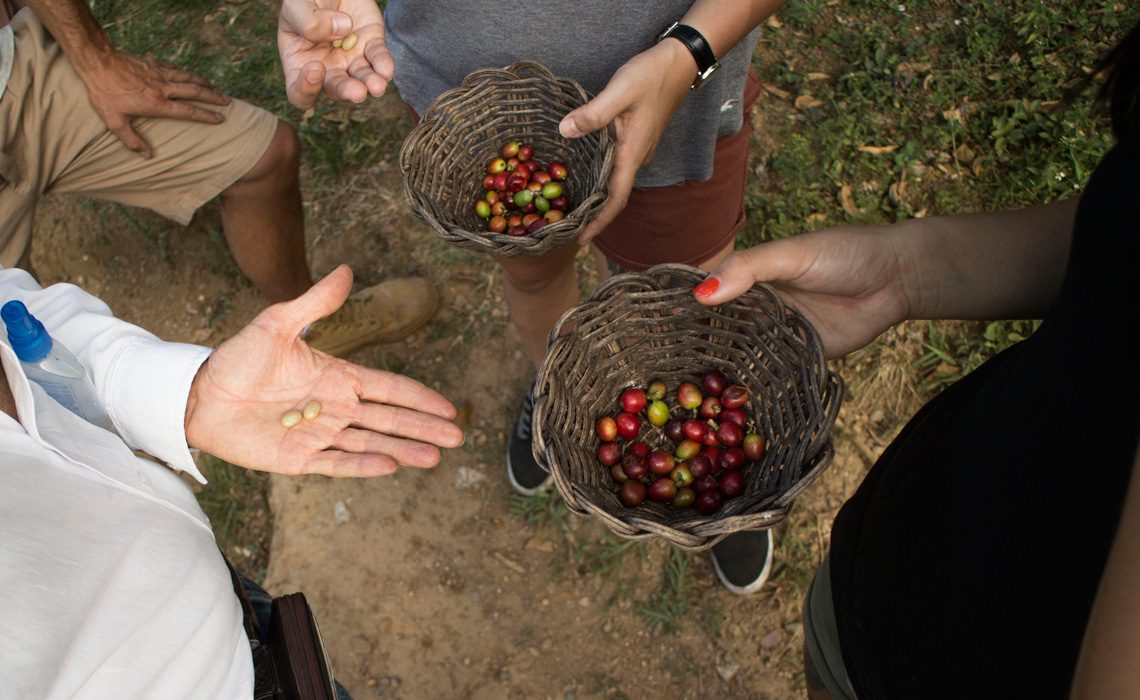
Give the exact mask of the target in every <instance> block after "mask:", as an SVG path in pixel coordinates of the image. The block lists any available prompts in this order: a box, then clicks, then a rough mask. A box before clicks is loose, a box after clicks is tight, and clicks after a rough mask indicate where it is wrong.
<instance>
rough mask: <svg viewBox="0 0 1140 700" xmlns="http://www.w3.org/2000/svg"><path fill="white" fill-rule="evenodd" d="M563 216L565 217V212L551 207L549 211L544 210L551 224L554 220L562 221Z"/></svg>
mask: <svg viewBox="0 0 1140 700" xmlns="http://www.w3.org/2000/svg"><path fill="white" fill-rule="evenodd" d="M565 217H566V214H564V213H562V212H561V211H560V210H558V209H551V210H550V211H548V212H546V220H547V221H549V222H550V223H552V224H553V223H554V222H555V221H562V219H563V218H565Z"/></svg>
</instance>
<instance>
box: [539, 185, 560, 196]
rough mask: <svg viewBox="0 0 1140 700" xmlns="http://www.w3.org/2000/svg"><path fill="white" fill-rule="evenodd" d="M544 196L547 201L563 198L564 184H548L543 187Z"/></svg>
mask: <svg viewBox="0 0 1140 700" xmlns="http://www.w3.org/2000/svg"><path fill="white" fill-rule="evenodd" d="M542 196H543V197H546V198H547V199H558V198H559V197H561V196H562V184H561V183H558V182H548V183H546V184H545V185H543V186H542Z"/></svg>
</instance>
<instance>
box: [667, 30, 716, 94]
mask: <svg viewBox="0 0 1140 700" xmlns="http://www.w3.org/2000/svg"><path fill="white" fill-rule="evenodd" d="M667 37H672V38H674V39H676V40H677V41H679V42H681V43H682V44H684V45H685V48H687V49H688V50H689V53H691V54H693V59H694V60H695V61H696V62H697V79H696V80H694V81H693V84H692V86H691V88H690V89H692V90H696V89H697V88H699V87H700V86H702V85H704V84H705V81H707V80H708V79H709V78H711V77H712V74H713V73H715V72H716V69H717V68H720V61H718V60H717V58H716V54H714V53H713V50H712V47H711V46H709V42H708V40H707V39H705V36H704V34H701V33H700V32H698V31H697V30H696V29H693V28H692V27H690V26H689V25H687V24H681V23H680V22H674V23H673V24H670V25H669V26H668V27H667V28H666V29H665V31H663V32H661V33H660V34H659V35H658V36H657V41H658V42H660V41H661V40H662V39H665V38H667Z"/></svg>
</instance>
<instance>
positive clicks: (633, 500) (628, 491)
mask: <svg viewBox="0 0 1140 700" xmlns="http://www.w3.org/2000/svg"><path fill="white" fill-rule="evenodd" d="M648 490H649V489H648V487H647V486H646V485H645V484H643V483H641V482H640V481H637V480H636V479H630V480H629V481H627V482H625V483H624V484H622V485H621V489H620V490H618V499H619V500H621V502H622V504H623V505H625V507H627V508H636V507H638V506H639V505H641V504H642V503H644V502H645V496H646V493H647V492H648ZM718 505H719V504H718Z"/></svg>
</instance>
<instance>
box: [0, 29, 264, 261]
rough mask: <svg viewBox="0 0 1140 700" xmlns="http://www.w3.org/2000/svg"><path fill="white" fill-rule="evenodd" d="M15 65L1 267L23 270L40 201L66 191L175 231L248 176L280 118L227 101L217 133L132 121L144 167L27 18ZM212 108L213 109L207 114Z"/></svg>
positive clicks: (4, 169) (0, 112) (1, 186)
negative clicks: (122, 207)
mask: <svg viewBox="0 0 1140 700" xmlns="http://www.w3.org/2000/svg"><path fill="white" fill-rule="evenodd" d="M12 30H13V33H14V34H15V63H14V65H13V66H12V75H11V78H10V79H9V81H8V86H7V89H6V90H5V91H4V96H3V98H0V264H2V265H4V266H5V267H26V266H27V262H28V258H29V251H30V246H31V237H32V220H33V217H34V215H35V209H36V202H37V201H38V200H39V198H40V197H41V196H42V195H44V194H48V193H57V192H67V193H71V194H79V195H85V196H88V197H93V198H96V199H105V200H110V201H113V202H119V203H120V204H126V205H130V206H136V207H144V208H147V209H151V210H153V211H155V212H157V213H159V214H161V215H163V216H165V217H167V218H169V219H173V220H174V221H177V222H179V223H181V224H187V223H189V222H190V219H191V217H193V215H194V212H195V211H196V210H197V209H198V208H199V207H200V206H202V205H203V204H205V203H206V202H208V201H209V200H211V199H213V198H214V197H215V196H217V195H218V194H219V193H221V192H222V191H223V190H225V189H226V188H227V187H229V186H230V185H232V184H233V183H234V182H235V181H237V180H238V179H239V178H240V177H242V176H243V175H245V174H246V173H248V172H249V171H250V170H252V169H253V166H254V165H256V164H257V162H258V160H260V159H261V156H262V155H263V154H264V153H265V150H266V149H267V148H268V147H269V144H270V142H271V141H272V139H273V135H274V133H275V132H276V130H277V118H276V117H274V116H273V115H272V114H271V113H269V112H266V111H265V110H262V109H259V108H257V107H254V106H252V105H250V104H247V103H244V102H239V101H237V100H233V101H231V103H230V104H229V106H227V107H225V108H222V109H221V111H222V112H223V113H224V114H225V117H226V120H225V121H224V122H222V123H221V124H217V125H213V124H199V123H197V122H188V121H176V120H171V119H136V120H135V121H134V126H135V129H136V130H137V131H138V132H139V134H140V135H142V137H143V138H144V139H145V140H146V141H147V143H149V144H150V147H151V150H152V151H153V153H154V157H153V158H151V159H149V160H147V159H145V158H143V157H141V156H139V155H138V154H137V153H135V152H133V151H130V150H128V149H127V147H126V146H124V145H123V144H122V142H120V141H119V139H118V138H117V137H116V136H115V135H114V134H112V133H111V132H110V131H109V130H108V129H107V127H106V125H104V123H103V121H102V119H100V117H99V115H98V114H97V113H96V112H95V110H94V109H93V108H92V107H91V103H90V102H89V101H88V99H87V89H86V87H85V86H84V83H83V81H82V80H80V78H79V76H78V75H77V74H76V72H75V70H74V69H73V68H72V67H71V64H70V63H69V62H68V60H67V58H66V57H65V56H64V55H63V52H62V50H61V49H60V48H59V45H58V44H56V43H55V41H54V40H53V39H52V38H51V35H50V34H48V32H47V30H45V29H44V27H43V25H42V24H40V21H39V20H38V19H37V18H36V17H35V15H33V14H32V12H31V11H30V10H27V9H24V10H21V11H20V12H19V13H18V14H17V15H16V17H15V19H13V20H12ZM210 108H211V109H218V108H217V107H212V106H211V107H210Z"/></svg>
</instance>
